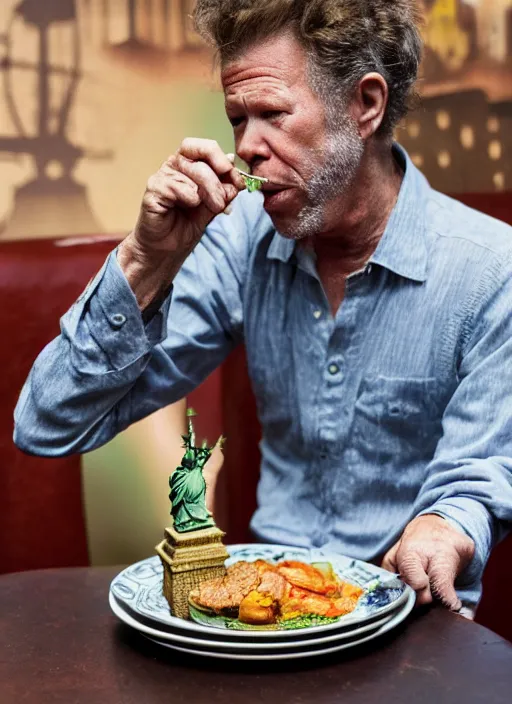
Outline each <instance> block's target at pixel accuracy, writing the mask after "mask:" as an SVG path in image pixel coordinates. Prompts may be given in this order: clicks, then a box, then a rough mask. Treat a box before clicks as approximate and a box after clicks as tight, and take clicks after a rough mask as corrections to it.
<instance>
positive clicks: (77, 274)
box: [0, 240, 113, 572]
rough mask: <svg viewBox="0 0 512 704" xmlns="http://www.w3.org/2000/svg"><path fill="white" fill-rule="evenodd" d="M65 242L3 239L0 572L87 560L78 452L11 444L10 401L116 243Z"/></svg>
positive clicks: (0, 285)
mask: <svg viewBox="0 0 512 704" xmlns="http://www.w3.org/2000/svg"><path fill="white" fill-rule="evenodd" d="M78 241H79V240H78ZM65 244H67V243H66V242H64V241H58V240H55V241H54V240H36V241H21V242H4V243H1V244H0V331H1V335H2V344H1V345H0V361H1V368H2V374H1V375H0V485H1V488H0V572H13V571H18V570H29V569H37V568H44V567H61V566H78V565H86V564H87V563H88V552H87V541H86V534H85V524H84V513H83V504H82V489H81V470H80V456H79V455H75V456H73V457H66V458H63V459H42V458H40V457H30V456H28V455H26V454H24V453H22V452H21V451H20V450H18V449H17V448H16V447H15V446H14V444H13V442H12V432H13V410H14V406H15V405H16V402H17V399H18V395H19V393H20V390H21V387H22V385H23V383H24V381H25V379H26V377H27V375H28V373H29V370H30V368H31V366H32V364H33V362H34V359H35V358H36V356H37V354H38V353H39V351H40V350H42V348H43V347H44V346H45V345H46V344H47V343H48V342H50V340H51V339H52V338H53V337H55V335H57V334H58V332H59V318H60V317H61V315H62V314H63V313H64V312H65V311H66V310H67V309H68V308H69V306H70V305H71V304H72V303H73V301H74V300H75V299H76V298H77V297H78V296H79V294H80V293H81V292H82V290H83V289H84V287H85V286H86V284H87V282H88V281H89V280H90V278H91V277H92V276H93V275H94V273H95V272H96V271H97V270H98V269H99V268H100V266H101V263H102V262H103V260H104V259H105V256H106V254H107V252H108V251H109V250H110V249H111V248H112V246H113V244H112V242H107V241H104V240H98V241H92V242H90V243H88V244H87V245H85V244H75V245H71V246H62V245H65Z"/></svg>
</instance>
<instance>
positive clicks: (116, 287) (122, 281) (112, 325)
mask: <svg viewBox="0 0 512 704" xmlns="http://www.w3.org/2000/svg"><path fill="white" fill-rule="evenodd" d="M170 302H171V295H169V296H168V297H167V298H166V299H165V301H163V303H162V305H161V307H160V308H159V310H158V311H157V312H156V313H155V314H154V315H153V317H152V318H151V320H150V321H149V322H148V323H147V324H146V325H144V321H143V319H142V314H141V311H140V308H139V305H138V303H137V299H136V297H135V294H134V293H133V291H132V289H131V287H130V285H129V283H128V281H127V280H126V277H125V275H124V273H123V271H122V269H121V267H120V265H119V262H118V261H117V250H114V251H113V252H111V253H110V254H109V256H108V257H107V260H106V262H105V264H104V266H103V268H102V269H101V271H100V272H99V273H98V274H97V276H96V277H95V278H94V279H93V280H92V281H91V283H90V284H89V286H88V287H87V289H86V290H85V291H84V293H83V294H82V295H81V296H80V298H79V299H78V301H77V302H76V303H75V305H74V306H73V308H72V309H71V311H69V313H68V314H67V315H66V316H65V318H64V319H63V322H64V329H67V332H68V335H69V336H70V338H71V339H75V340H76V341H77V342H78V340H79V338H80V337H81V334H80V333H81V332H82V330H81V328H83V326H84V324H85V325H86V329H85V330H83V332H82V334H83V335H84V336H85V337H86V338H87V339H90V338H92V339H93V340H94V342H95V343H96V345H97V346H98V347H99V348H100V349H101V350H102V352H103V353H104V355H105V357H106V358H107V359H108V363H109V367H110V369H111V370H121V369H123V368H125V367H127V366H130V365H131V364H133V363H134V362H136V361H137V360H139V359H140V358H141V357H143V356H145V355H146V354H148V353H149V352H150V351H151V349H152V348H153V347H155V346H156V345H158V344H160V343H161V342H163V340H164V339H165V337H166V334H167V315H168V312H169V306H170Z"/></svg>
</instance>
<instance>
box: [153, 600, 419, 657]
mask: <svg viewBox="0 0 512 704" xmlns="http://www.w3.org/2000/svg"><path fill="white" fill-rule="evenodd" d="M415 601H416V595H415V593H414V592H412V593H410V594H409V595H408V598H407V602H406V604H405V606H404V607H403V608H401V609H400V610H399V611H398V612H397V613H396V614H395V615H394V616H393V617H392V618H391V619H390V620H389V621H388V622H387V623H385V624H384V625H383V626H381V627H380V628H378V629H377V630H376V631H373V633H370V634H369V635H366V636H363V637H362V638H355V639H354V640H351V641H350V642H348V643H347V642H344V643H342V644H341V645H335V646H331V647H328V648H322V647H320V648H318V649H317V648H314V649H313V648H311V646H310V645H307V646H304V648H305V649H304V650H297V651H291V650H290V651H288V652H280V651H278V652H276V653H261V654H260V653H258V654H252V653H245V652H244V653H240V654H239V653H221V652H217V651H215V650H197V649H193V648H183V647H181V646H177V645H173V644H171V643H167V642H164V641H161V640H158V639H157V638H154V637H152V636H149V635H145V634H142V635H143V636H144V638H147V639H148V640H150V641H152V642H153V643H156V644H157V645H162V646H163V647H164V648H171V649H172V650H178V651H179V652H180V653H187V654H189V655H195V656H200V657H206V658H217V659H222V660H295V659H298V658H312V657H316V656H318V655H330V654H331V653H337V652H338V651H340V650H347V649H348V648H355V647H356V646H358V645H362V644H363V643H368V642H369V641H371V640H374V639H375V638H378V637H379V636H382V635H384V634H385V633H388V632H389V631H391V630H393V628H396V626H398V625H399V624H400V623H402V621H404V620H405V619H406V618H407V616H408V615H409V614H410V613H411V611H412V609H413V607H414V603H415ZM212 645H213V644H212Z"/></svg>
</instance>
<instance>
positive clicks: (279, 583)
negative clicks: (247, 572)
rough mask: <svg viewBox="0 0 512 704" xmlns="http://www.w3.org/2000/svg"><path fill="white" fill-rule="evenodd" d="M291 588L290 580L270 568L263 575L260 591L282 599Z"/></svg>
mask: <svg viewBox="0 0 512 704" xmlns="http://www.w3.org/2000/svg"><path fill="white" fill-rule="evenodd" d="M289 588H290V584H289V582H287V581H286V579H285V578H284V577H283V576H282V575H280V574H279V572H277V571H273V570H268V571H267V572H264V573H263V575H262V576H261V582H260V584H259V587H258V591H259V592H260V593H261V594H269V595H270V596H271V597H272V598H273V599H274V600H276V601H280V600H281V599H282V598H283V597H284V595H285V594H286V592H287V590H288V589H289Z"/></svg>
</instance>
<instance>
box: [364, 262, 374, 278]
mask: <svg viewBox="0 0 512 704" xmlns="http://www.w3.org/2000/svg"><path fill="white" fill-rule="evenodd" d="M372 269H373V267H372V265H371V264H368V266H367V267H366V271H365V274H366V276H370V274H371V273H372Z"/></svg>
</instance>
